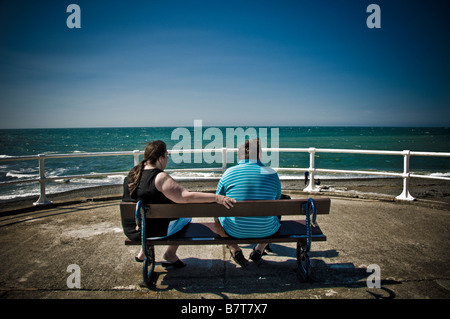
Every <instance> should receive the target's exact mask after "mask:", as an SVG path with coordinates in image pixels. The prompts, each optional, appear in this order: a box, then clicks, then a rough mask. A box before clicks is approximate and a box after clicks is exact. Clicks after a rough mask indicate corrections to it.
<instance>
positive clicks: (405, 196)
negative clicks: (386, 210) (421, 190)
mask: <svg viewBox="0 0 450 319" xmlns="http://www.w3.org/2000/svg"><path fill="white" fill-rule="evenodd" d="M410 156H411V151H403V191H402V193H401V194H400V195H398V196H397V197H396V199H400V200H415V198H414V197H412V196H411V194H410V193H409V174H410V173H409V157H410Z"/></svg>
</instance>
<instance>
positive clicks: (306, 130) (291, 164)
mask: <svg viewBox="0 0 450 319" xmlns="http://www.w3.org/2000/svg"><path fill="white" fill-rule="evenodd" d="M208 129H209V128H208V127H203V128H201V129H200V131H199V130H198V129H197V131H195V130H194V128H193V127H192V126H191V127H185V128H177V127H133V128H67V129H11V130H0V159H2V158H6V157H8V156H21V155H37V154H68V153H69V154H70V153H75V154H82V153H84V152H116V151H133V150H141V151H142V150H144V148H145V145H146V143H147V142H149V141H152V140H156V139H161V140H164V141H165V142H166V143H167V145H168V149H169V150H171V149H173V148H174V147H176V146H177V145H178V146H180V145H181V144H180V143H181V142H182V143H183V145H184V146H186V145H190V146H191V147H192V148H194V145H199V143H201V144H202V147H203V148H205V147H206V146H208V145H211V142H213V141H214V143H215V144H214V145H215V146H217V145H219V144H220V145H221V146H227V140H226V133H227V129H233V130H235V132H237V130H238V129H242V130H243V131H244V132H250V133H251V132H256V134H257V135H258V136H259V137H261V138H266V137H267V147H271V146H274V145H273V142H272V139H275V138H277V139H278V146H279V147H280V148H309V147H315V148H333V149H359V150H391V151H402V150H411V151H423V152H450V128H435V127H433V128H424V127H417V128H408V127H261V128H260V127H255V128H247V127H242V128H231V127H217V128H214V130H213V132H216V133H217V132H221V133H222V139H221V138H220V135H215V136H214V137H208V136H207V134H205V133H206V132H211V130H209V131H208ZM264 129H265V130H264ZM272 129H275V130H276V131H277V134H272V132H275V131H273V130H272ZM175 133H177V134H175ZM179 133H184V135H180V134H179ZM187 134H189V135H187ZM188 137H190V138H188ZM233 143H234V145H233V146H234V147H238V146H239V145H236V144H237V143H238V141H237V139H236V140H234V142H233ZM193 162H194V158H193V157H192V160H191V163H185V162H183V163H178V161H175V162H174V161H173V160H170V161H169V164H168V168H190V167H220V166H221V163H212V164H208V163H206V162H205V161H202V162H201V163H193ZM234 164H235V161H234V162H233V163H228V166H232V165H234ZM132 166H133V157H132V156H112V157H86V158H83V157H79V158H63V159H47V160H46V161H45V167H46V175H47V177H58V176H64V175H79V174H91V173H105V172H107V173H110V172H117V173H118V174H117V175H114V176H109V177H103V178H73V179H61V180H58V181H54V182H49V183H48V184H47V193H55V192H61V191H66V190H71V189H75V188H82V187H89V186H99V185H111V184H121V183H122V180H123V174H120V173H123V172H127V171H128V170H129V169H130V168H131V167H132ZM308 166H309V155H308V154H307V153H280V154H279V167H286V168H306V167H308ZM315 166H316V168H327V169H347V170H381V171H389V172H402V170H403V158H402V157H401V156H384V155H357V154H354V155H352V154H335V153H318V154H316V158H315ZM410 170H411V172H414V173H424V174H436V175H439V176H450V158H449V157H440V158H433V157H416V156H413V157H411V161H410ZM279 174H280V176H287V175H292V174H294V173H292V172H283V171H280V172H279ZM296 174H297V175H300V176H302V175H303V173H302V172H299V173H296ZM216 175H217V173H211V172H201V173H192V172H184V173H182V174H181V175H180V176H181V177H183V176H188V177H189V176H216ZM38 176H39V170H38V161H37V160H30V161H16V162H9V161H8V162H5V161H3V162H2V161H0V183H4V182H7V181H18V180H26V179H32V178H37V177H38ZM316 176H317V177H318V178H322V179H326V178H354V177H358V178H361V177H363V178H373V177H374V176H372V175H367V176H361V175H351V174H338V175H336V174H323V173H317V175H316ZM38 193H39V185H38V183H26V184H14V185H0V200H6V199H11V198H14V197H22V196H29V195H36V194H38Z"/></svg>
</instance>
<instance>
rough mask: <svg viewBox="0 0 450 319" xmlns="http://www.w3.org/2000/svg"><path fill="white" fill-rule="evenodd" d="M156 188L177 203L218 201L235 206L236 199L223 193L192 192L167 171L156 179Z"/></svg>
mask: <svg viewBox="0 0 450 319" xmlns="http://www.w3.org/2000/svg"><path fill="white" fill-rule="evenodd" d="M155 186H156V188H157V189H158V190H159V191H160V192H161V193H163V194H164V195H165V196H166V197H167V198H168V199H170V200H171V201H173V202H175V203H180V204H186V203H212V202H216V203H219V204H221V205H224V206H225V207H226V208H231V207H233V203H236V200H235V199H233V198H229V197H226V196H222V195H217V194H213V193H202V192H190V191H188V190H187V189H185V188H184V187H183V186H181V185H180V184H178V183H177V182H176V181H175V180H174V179H173V178H172V177H170V176H169V175H168V174H167V173H165V172H161V173H159V174H158V175H157V176H156V179H155Z"/></svg>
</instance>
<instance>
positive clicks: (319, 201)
mask: <svg viewBox="0 0 450 319" xmlns="http://www.w3.org/2000/svg"><path fill="white" fill-rule="evenodd" d="M307 201H308V199H280V200H256V201H238V202H236V203H235V204H234V207H232V208H230V209H227V208H226V207H224V206H223V205H219V204H217V203H197V204H147V205H145V206H146V207H148V208H149V210H148V213H147V218H181V217H225V216H284V215H304V214H305V207H304V206H305V205H304V204H306V202H307ZM314 202H315V206H316V213H317V214H329V212H330V199H329V198H316V199H314ZM135 211H136V203H134V202H121V203H120V213H121V217H122V219H133V218H135Z"/></svg>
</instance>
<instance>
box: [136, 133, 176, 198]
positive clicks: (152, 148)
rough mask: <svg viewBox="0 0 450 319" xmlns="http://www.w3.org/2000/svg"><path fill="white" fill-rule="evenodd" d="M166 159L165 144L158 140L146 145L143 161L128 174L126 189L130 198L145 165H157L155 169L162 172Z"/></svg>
mask: <svg viewBox="0 0 450 319" xmlns="http://www.w3.org/2000/svg"><path fill="white" fill-rule="evenodd" d="M168 159H169V157H168V153H167V146H166V143H164V142H163V141H159V140H158V141H153V142H150V143H148V144H147V147H146V148H145V151H144V160H143V161H141V162H140V163H139V164H138V165H136V166H135V167H133V168H132V169H131V170H130V172H129V173H128V188H129V190H130V196H132V194H133V192H134V191H135V190H136V188H137V187H138V186H139V182H140V180H141V176H142V171H143V170H144V167H145V165H146V164H150V165H156V164H157V163H158V164H159V165H156V167H158V168H160V169H162V170H164V169H165V168H166V165H167V161H168ZM158 161H159V162H158Z"/></svg>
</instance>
